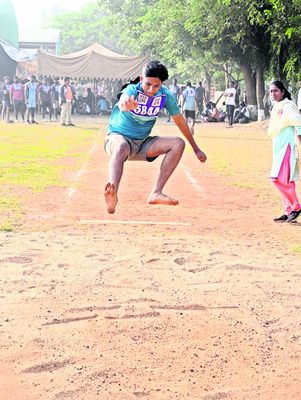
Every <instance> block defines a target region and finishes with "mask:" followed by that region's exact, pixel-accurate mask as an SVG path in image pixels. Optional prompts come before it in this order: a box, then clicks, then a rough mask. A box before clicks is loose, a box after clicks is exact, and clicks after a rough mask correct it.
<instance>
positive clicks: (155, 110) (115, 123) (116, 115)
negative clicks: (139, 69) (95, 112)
mask: <svg viewBox="0 0 301 400" xmlns="http://www.w3.org/2000/svg"><path fill="white" fill-rule="evenodd" d="M122 93H126V94H128V95H129V96H132V95H134V98H135V100H136V99H137V100H138V107H137V108H136V109H135V110H133V111H121V110H120V109H119V107H118V103H117V104H116V105H115V106H114V108H113V112H112V115H111V118H110V122H109V133H119V134H121V135H123V136H125V137H127V138H129V139H132V140H144V139H145V138H147V136H148V135H149V134H150V133H151V130H152V128H153V126H154V125H155V123H156V118H157V116H158V114H159V112H160V110H161V109H162V108H163V107H164V108H166V109H167V111H168V112H169V114H170V115H176V114H179V113H180V109H179V107H178V105H177V103H176V101H175V99H174V97H173V96H172V94H171V93H170V92H169V91H168V89H167V88H166V87H165V86H161V88H160V89H159V91H158V92H157V93H156V95H155V96H154V97H148V96H146V95H145V94H144V93H143V92H142V88H141V83H140V82H139V83H137V84H130V85H128V86H127V87H126V88H125V89H124V90H123V91H122V92H121V93H118V95H117V97H118V98H119V97H120V95H121V94H122Z"/></svg>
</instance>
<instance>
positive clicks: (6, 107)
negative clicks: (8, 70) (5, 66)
mask: <svg viewBox="0 0 301 400" xmlns="http://www.w3.org/2000/svg"><path fill="white" fill-rule="evenodd" d="M9 82H10V79H9V76H5V77H4V85H3V86H2V90H3V96H4V97H3V101H2V121H3V122H4V118H5V113H6V121H5V122H6V123H8V124H10V123H12V122H13V121H11V120H10V119H9V113H10V86H11V85H10V83H9Z"/></svg>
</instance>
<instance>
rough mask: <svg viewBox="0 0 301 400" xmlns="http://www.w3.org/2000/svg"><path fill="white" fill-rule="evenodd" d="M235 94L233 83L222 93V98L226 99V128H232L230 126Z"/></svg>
mask: <svg viewBox="0 0 301 400" xmlns="http://www.w3.org/2000/svg"><path fill="white" fill-rule="evenodd" d="M235 94H236V90H235V88H234V82H232V81H231V82H230V84H229V88H228V89H226V90H225V92H224V96H225V97H226V106H227V117H228V126H227V128H232V124H233V114H234V106H235Z"/></svg>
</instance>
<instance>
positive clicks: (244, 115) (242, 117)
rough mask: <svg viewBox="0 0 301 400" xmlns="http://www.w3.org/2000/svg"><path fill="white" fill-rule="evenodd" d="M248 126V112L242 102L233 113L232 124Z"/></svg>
mask: <svg viewBox="0 0 301 400" xmlns="http://www.w3.org/2000/svg"><path fill="white" fill-rule="evenodd" d="M238 122H239V123H240V124H248V123H249V122H250V111H249V110H248V108H247V107H246V104H245V102H244V101H242V102H241V103H240V105H239V107H238V109H237V110H235V113H234V123H238Z"/></svg>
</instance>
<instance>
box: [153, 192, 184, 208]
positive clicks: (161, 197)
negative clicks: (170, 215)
mask: <svg viewBox="0 0 301 400" xmlns="http://www.w3.org/2000/svg"><path fill="white" fill-rule="evenodd" d="M147 201H148V203H149V204H166V205H168V206H176V205H177V204H179V202H178V200H175V199H172V198H171V197H169V196H166V195H165V194H163V193H151V194H150V196H149V198H148V200H147Z"/></svg>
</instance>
